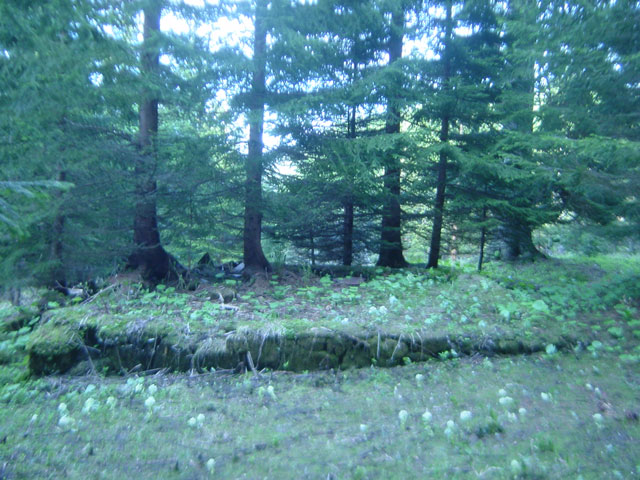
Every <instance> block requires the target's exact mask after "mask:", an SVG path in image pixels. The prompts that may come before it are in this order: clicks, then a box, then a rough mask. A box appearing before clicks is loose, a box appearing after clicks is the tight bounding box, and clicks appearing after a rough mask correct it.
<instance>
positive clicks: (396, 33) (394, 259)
mask: <svg viewBox="0 0 640 480" xmlns="http://www.w3.org/2000/svg"><path fill="white" fill-rule="evenodd" d="M403 30H404V10H401V11H399V12H394V13H393V14H392V18H391V33H390V36H389V65H392V64H393V63H394V62H396V61H398V60H400V59H401V58H402V40H403ZM396 75H400V74H396ZM391 92H392V87H390V88H389V93H388V98H387V101H388V105H387V118H386V124H385V131H386V133H387V134H396V133H399V132H400V109H399V107H398V95H397V91H396V92H394V93H391ZM400 177H401V167H400V161H399V160H398V158H397V156H396V155H395V152H392V153H390V154H389V155H388V157H387V159H386V162H385V168H384V193H385V200H384V202H385V203H384V206H383V209H382V234H381V237H380V256H379V257H378V263H377V265H378V266H381V267H393V268H402V267H406V266H407V265H408V263H407V261H406V260H405V258H404V255H403V252H402V209H401V207H400Z"/></svg>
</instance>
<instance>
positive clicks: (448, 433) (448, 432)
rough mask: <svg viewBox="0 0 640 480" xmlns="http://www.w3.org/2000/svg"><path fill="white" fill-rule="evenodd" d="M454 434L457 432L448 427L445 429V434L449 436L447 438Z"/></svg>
mask: <svg viewBox="0 0 640 480" xmlns="http://www.w3.org/2000/svg"><path fill="white" fill-rule="evenodd" d="M454 433H455V432H454V429H453V428H449V427H447V428H445V429H444V434H445V435H446V436H447V438H451V437H452V436H453V434H454Z"/></svg>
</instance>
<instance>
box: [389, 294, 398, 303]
mask: <svg viewBox="0 0 640 480" xmlns="http://www.w3.org/2000/svg"><path fill="white" fill-rule="evenodd" d="M396 303H398V299H397V298H396V297H395V295H389V305H395V304H396Z"/></svg>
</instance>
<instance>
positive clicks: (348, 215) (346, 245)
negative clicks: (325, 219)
mask: <svg viewBox="0 0 640 480" xmlns="http://www.w3.org/2000/svg"><path fill="white" fill-rule="evenodd" d="M343 207H344V218H343V222H342V223H343V230H344V231H343V232H342V239H343V245H342V264H343V265H346V266H350V265H351V264H352V263H353V200H352V199H351V198H347V199H345V201H344V205H343Z"/></svg>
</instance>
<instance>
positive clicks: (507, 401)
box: [498, 397, 513, 407]
mask: <svg viewBox="0 0 640 480" xmlns="http://www.w3.org/2000/svg"><path fill="white" fill-rule="evenodd" d="M498 403H499V404H500V405H502V406H503V407H508V406H509V405H513V398H511V397H500V398H499V399H498Z"/></svg>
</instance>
